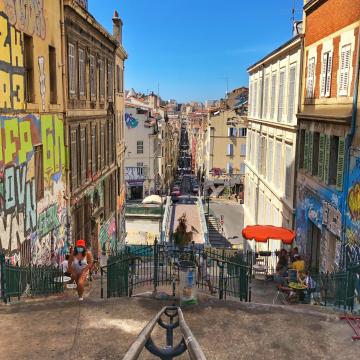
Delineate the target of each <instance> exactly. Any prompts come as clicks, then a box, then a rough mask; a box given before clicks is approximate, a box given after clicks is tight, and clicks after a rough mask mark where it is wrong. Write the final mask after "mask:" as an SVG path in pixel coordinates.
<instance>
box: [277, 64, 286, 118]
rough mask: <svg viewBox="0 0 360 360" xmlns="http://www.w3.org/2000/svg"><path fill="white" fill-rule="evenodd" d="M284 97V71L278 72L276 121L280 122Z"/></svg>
mask: <svg viewBox="0 0 360 360" xmlns="http://www.w3.org/2000/svg"><path fill="white" fill-rule="evenodd" d="M284 95H285V71H284V70H282V71H281V72H280V78H279V102H278V119H277V120H278V121H282V117H283V112H284Z"/></svg>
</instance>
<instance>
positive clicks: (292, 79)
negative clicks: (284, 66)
mask: <svg viewBox="0 0 360 360" xmlns="http://www.w3.org/2000/svg"><path fill="white" fill-rule="evenodd" d="M295 81H296V67H295V66H293V67H292V68H291V69H290V80H289V97H288V102H289V104H288V122H289V123H291V122H292V121H293V118H294V113H295Z"/></svg>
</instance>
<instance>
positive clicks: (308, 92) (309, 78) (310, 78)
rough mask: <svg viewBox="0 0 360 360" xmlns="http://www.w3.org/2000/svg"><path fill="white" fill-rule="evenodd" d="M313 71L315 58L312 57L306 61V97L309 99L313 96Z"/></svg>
mask: <svg viewBox="0 0 360 360" xmlns="http://www.w3.org/2000/svg"><path fill="white" fill-rule="evenodd" d="M314 71H315V58H314V57H312V58H310V59H309V61H308V73H307V81H306V97H307V98H309V99H311V98H312V97H313V96H314Z"/></svg>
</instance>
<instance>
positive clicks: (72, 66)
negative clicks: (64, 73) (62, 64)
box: [68, 43, 76, 95]
mask: <svg viewBox="0 0 360 360" xmlns="http://www.w3.org/2000/svg"><path fill="white" fill-rule="evenodd" d="M68 61H69V94H70V95H75V73H76V69H75V46H74V44H71V43H69V44H68Z"/></svg>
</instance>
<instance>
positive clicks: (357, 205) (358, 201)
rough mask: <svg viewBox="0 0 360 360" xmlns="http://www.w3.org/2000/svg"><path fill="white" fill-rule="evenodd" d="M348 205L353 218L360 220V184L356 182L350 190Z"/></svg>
mask: <svg viewBox="0 0 360 360" xmlns="http://www.w3.org/2000/svg"><path fill="white" fill-rule="evenodd" d="M348 205H349V210H350V216H351V219H352V220H355V221H358V220H360V184H359V183H357V184H355V185H354V186H353V187H352V188H351V189H350V191H349V195H348Z"/></svg>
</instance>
